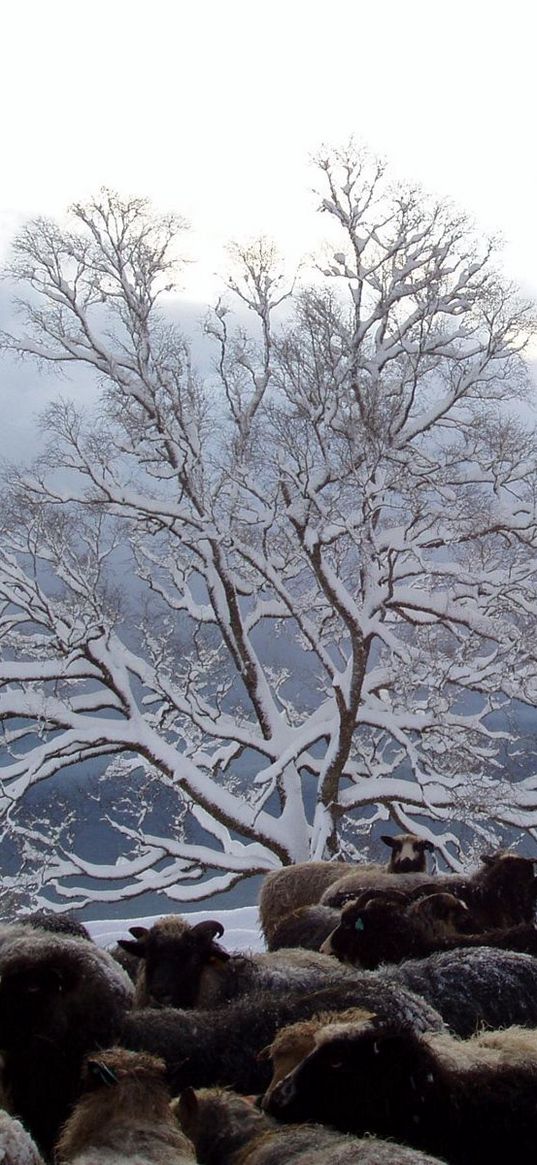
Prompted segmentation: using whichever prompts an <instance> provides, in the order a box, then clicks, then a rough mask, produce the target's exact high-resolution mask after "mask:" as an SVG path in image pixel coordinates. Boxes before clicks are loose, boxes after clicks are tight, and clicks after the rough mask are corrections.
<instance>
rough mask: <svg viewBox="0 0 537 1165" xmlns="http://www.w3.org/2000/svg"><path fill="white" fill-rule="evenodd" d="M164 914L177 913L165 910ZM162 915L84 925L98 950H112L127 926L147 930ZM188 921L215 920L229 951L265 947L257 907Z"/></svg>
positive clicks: (201, 914) (201, 913)
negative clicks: (100, 948)
mask: <svg viewBox="0 0 537 1165" xmlns="http://www.w3.org/2000/svg"><path fill="white" fill-rule="evenodd" d="M165 913H167V914H171V913H176V914H180V911H173V912H172V911H165ZM162 917H163V916H162V914H155V915H152V916H151V917H149V918H147V917H146V918H136V919H135V918H127V919H121V918H114V919H110V918H108V919H106V920H105V921H103V922H86V923H85V925H86V926H87V928H88V930H89V932H90V934H91V937H92V938H93V939H94V940H95V942H96V943H97V945H98V946H100V947H111V946H113V945H114V943H116V942H117V940H118V939H119V938H131V935H130V933H129V927H131V926H147V927H150V926H152V924H153V923H154V922H156V921H157V918H162ZM185 917H188V921H189V922H190V923H191V925H192V926H194V925H195V924H196V922H205V920H206V919H208V918H216V919H218V921H219V922H221V923H222V926H223V927H224V934H223V936H222V938H221V939H219V940H218V941H219V942H220V943H221V944H222V946H223V947H225V948H226V950H229V951H244V950H249V951H263V950H264V949H265V944H264V942H263V938H262V935H261V930H260V927H259V914H258V909H257V906H242V907H240V908H239V909H237V910H215V909H214V908H213V909H212V910H196V911H194V912H192V913H191V912H190V911H189V913H188V915H186V916H185Z"/></svg>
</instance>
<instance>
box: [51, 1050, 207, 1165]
mask: <svg viewBox="0 0 537 1165" xmlns="http://www.w3.org/2000/svg"><path fill="white" fill-rule="evenodd" d="M55 1161H56V1162H57V1165H96V1163H97V1162H99V1165H127V1163H128V1165H192V1162H194V1161H195V1156H194V1149H193V1147H192V1144H191V1142H190V1141H189V1140H188V1138H187V1137H186V1136H185V1135H184V1133H182V1132H181V1131H180V1129H179V1128H178V1125H177V1121H176V1120H175V1117H174V1115H173V1112H172V1110H171V1108H170V1094H169V1091H168V1087H167V1084H166V1080H165V1073H164V1064H163V1061H162V1060H159V1059H158V1058H157V1057H155V1056H149V1055H147V1054H146V1053H143V1052H142V1053H140V1052H129V1051H127V1050H126V1049H125V1048H109V1049H108V1050H106V1051H103V1052H97V1053H95V1052H94V1053H92V1055H91V1056H88V1057H87V1058H86V1061H85V1065H84V1070H83V1076H82V1094H81V1096H80V1098H79V1100H78V1102H77V1104H76V1105H75V1107H74V1109H73V1111H72V1113H71V1114H70V1116H69V1118H68V1120H67V1121H66V1123H65V1124H64V1126H63V1129H62V1131H61V1135H60V1137H59V1139H58V1142H57V1145H56V1151H55Z"/></svg>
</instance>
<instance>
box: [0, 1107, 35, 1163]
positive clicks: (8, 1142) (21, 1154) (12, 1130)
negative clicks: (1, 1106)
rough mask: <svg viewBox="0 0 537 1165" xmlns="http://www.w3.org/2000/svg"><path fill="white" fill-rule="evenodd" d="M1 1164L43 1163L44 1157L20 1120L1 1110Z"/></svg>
mask: <svg viewBox="0 0 537 1165" xmlns="http://www.w3.org/2000/svg"><path fill="white" fill-rule="evenodd" d="M0 1165H43V1158H42V1156H41V1154H40V1152H39V1150H38V1148H37V1146H36V1145H35V1144H34V1142H33V1140H32V1138H31V1136H30V1134H29V1133H27V1132H26V1129H25V1128H24V1126H23V1125H21V1122H20V1121H19V1120H16V1119H15V1117H13V1116H10V1115H9V1113H7V1112H2V1111H0Z"/></svg>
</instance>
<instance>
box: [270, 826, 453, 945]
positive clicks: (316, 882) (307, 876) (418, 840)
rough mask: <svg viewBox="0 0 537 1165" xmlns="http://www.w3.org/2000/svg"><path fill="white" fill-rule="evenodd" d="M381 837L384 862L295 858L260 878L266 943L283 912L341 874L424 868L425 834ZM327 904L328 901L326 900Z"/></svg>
mask: <svg viewBox="0 0 537 1165" xmlns="http://www.w3.org/2000/svg"><path fill="white" fill-rule="evenodd" d="M381 840H382V841H383V842H384V843H385V844H386V845H389V846H390V849H391V854H390V859H389V862H388V864H387V866H385V867H383V866H380V865H378V864H377V863H375V864H371V863H370V864H366V863H364V864H359V865H356V864H351V863H349V862H298V863H296V865H293V866H284V867H282V868H281V869H278V870H272V871H271V872H270V873H269V874H267V875H266V876H265V878H264V880H263V885H262V887H261V893H260V896H259V917H260V920H261V927H262V930H263V934H264V936H265V939H266V942H267V945H268V946H269V948H270V946H271V941H272V934H273V931H274V929H275V927H276V926H277V925H278V924H279V923H280V921H281V920H282V919H283V918H285V916H286V915H287V914H291V913H292V911H294V910H298V908H299V907H300V906H312V905H314V904H315V903H316V902H319V901H321V900H322V896H323V894H324V893H325V892H326V891H327V890H328V888H329V887H330V886H332V885H333V884H334V883H337V882H339V881H340V880H341V879H342V878H343V877H344V876H345V875H347V876H350V875H352V874H353V873H357V874H358V875H359V876H362V875H366V876H367V874H368V873H369V875H370V876H371V877H375V876H376V875H377V874H379V873H381V872H385V873H387V874H390V875H392V874H397V875H398V876H400V875H401V874H404V873H407V872H408V871H410V870H415V871H419V872H424V871H425V869H426V853H427V851H430V850H432V849H434V846H433V843H432V842H431V841H429V840H428V838H423V837H418V836H417V835H416V834H412V833H402V834H399V835H397V836H396V837H390V836H388V835H384V836H383V837H382V838H381ZM328 905H331V903H328Z"/></svg>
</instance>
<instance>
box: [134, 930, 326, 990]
mask: <svg viewBox="0 0 537 1165" xmlns="http://www.w3.org/2000/svg"><path fill="white" fill-rule="evenodd" d="M223 931H224V928H223V926H222V924H221V923H220V922H217V921H212V920H207V921H205V922H198V923H197V924H196V925H194V926H190V925H189V923H188V922H187V921H186V919H184V918H182V917H181V915H170V916H167V917H165V918H162V919H159V920H158V921H157V922H156V923H154V924H153V926H152V927H151V928H150V929H149V930H146V929H144V928H143V927H138V926H137V927H133V928H132V933H133V935H134V936H135V937H134V939H133V940H129V939H120V940H119V941H120V945H121V947H122V948H123V950H125V951H127V952H128V953H129V954H131V955H137V956H138V958H139V961H140V970H139V974H138V979H137V982H136V991H135V1004H136V1006H137V1007H152V1006H155V1007H162V1006H165V1007H183V1008H186V1007H205V1008H207V1007H219V1006H223V1005H224V1004H227V1003H229V1001H230V1000H231V999H236V998H238V997H239V996H241V995H245V994H247V993H249V992H251V991H253V990H264V989H266V990H271V991H273V992H282V991H287V990H289V989H290V988H292V987H296V988H297V989H300V990H302V991H312V990H315V989H316V988H317V987H320V986H322V985H323V983H326V982H328V981H329V980H332V981H334V980H338V979H339V978H341V967H340V965H338V964H337V963H335V961H334V960H333V959H330V958H329V957H328V956H327V955H321V954H320V953H319V952H318V951H305V950H298V949H297V950H285V951H275V952H269V953H266V952H265V953H261V954H257V953H255V954H251V955H248V954H230V953H229V952H228V951H226V950H225V949H224V948H223V947H222V946H221V945H220V943H218V942H217V941H216V939H217V938H219V937H221V935H222V934H223Z"/></svg>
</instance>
